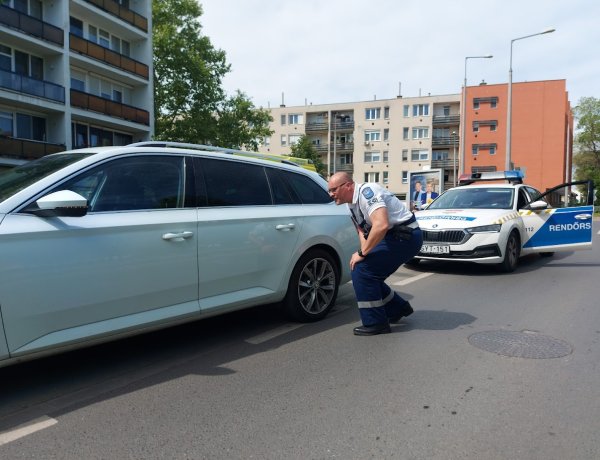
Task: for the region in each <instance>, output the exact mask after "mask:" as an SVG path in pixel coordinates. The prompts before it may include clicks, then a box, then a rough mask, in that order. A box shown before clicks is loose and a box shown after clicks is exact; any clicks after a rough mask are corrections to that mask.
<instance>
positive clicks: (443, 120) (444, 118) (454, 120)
mask: <svg viewBox="0 0 600 460" xmlns="http://www.w3.org/2000/svg"><path fill="white" fill-rule="evenodd" d="M459 123H460V115H434V116H433V124H434V125H458V124H459Z"/></svg>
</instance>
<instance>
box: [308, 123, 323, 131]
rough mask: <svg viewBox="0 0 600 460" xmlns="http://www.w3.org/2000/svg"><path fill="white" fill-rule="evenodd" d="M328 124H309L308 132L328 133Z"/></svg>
mask: <svg viewBox="0 0 600 460" xmlns="http://www.w3.org/2000/svg"><path fill="white" fill-rule="evenodd" d="M327 126H328V125H327V123H307V124H306V131H327Z"/></svg>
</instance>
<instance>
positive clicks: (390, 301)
mask: <svg viewBox="0 0 600 460" xmlns="http://www.w3.org/2000/svg"><path fill="white" fill-rule="evenodd" d="M422 244H423V236H422V234H421V230H420V229H415V230H413V232H412V235H410V239H402V238H400V237H399V236H397V235H396V234H394V233H393V232H391V231H389V232H388V233H387V234H386V236H385V238H384V239H383V240H381V242H379V244H378V245H377V246H375V248H373V249H372V250H371V251H370V252H369V254H368V255H367V257H365V259H364V260H363V261H362V262H360V263H358V264H356V265H355V266H354V270H352V283H353V285H354V292H355V293H356V300H357V301H358V309H359V312H360V319H361V320H362V323H363V325H364V326H373V325H375V324H382V323H384V324H387V322H388V320H389V318H394V317H398V316H401V312H402V310H403V307H404V306H405V304H406V300H404V299H403V298H402V297H400V296H399V295H398V294H397V293H396V292H394V291H393V290H392V289H391V288H390V287H389V286H388V285H387V284H385V280H386V278H388V277H389V276H390V275H391V274H392V273H394V272H395V271H396V270H398V268H399V267H400V265H402V264H403V263H405V262H407V261H409V260H410V259H412V258H413V257H414V256H415V255H416V254H417V253H418V252H419V250H420V249H421V245H422Z"/></svg>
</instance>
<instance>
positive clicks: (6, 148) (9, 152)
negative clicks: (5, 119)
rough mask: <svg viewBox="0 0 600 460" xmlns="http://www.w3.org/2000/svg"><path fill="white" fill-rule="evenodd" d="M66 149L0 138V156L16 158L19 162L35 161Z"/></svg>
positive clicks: (47, 144) (42, 143)
mask: <svg viewBox="0 0 600 460" xmlns="http://www.w3.org/2000/svg"><path fill="white" fill-rule="evenodd" d="M65 149H66V146H65V145H63V144H51V143H48V142H41V141H32V140H28V139H17V138H14V137H6V136H0V152H2V153H0V156H2V157H5V158H17V159H19V160H35V159H37V158H41V157H43V156H44V155H50V154H51V153H57V152H62V151H63V150H65Z"/></svg>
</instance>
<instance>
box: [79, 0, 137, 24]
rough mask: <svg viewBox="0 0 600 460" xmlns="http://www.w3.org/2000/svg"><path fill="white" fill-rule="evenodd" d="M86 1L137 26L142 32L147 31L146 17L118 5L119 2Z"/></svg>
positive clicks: (109, 0)
mask: <svg viewBox="0 0 600 460" xmlns="http://www.w3.org/2000/svg"><path fill="white" fill-rule="evenodd" d="M85 1H86V2H87V3H91V4H92V5H94V6H97V7H98V8H100V9H101V10H103V11H106V12H107V13H109V14H112V15H113V16H116V17H118V18H119V19H122V20H123V21H125V22H128V23H129V24H131V25H132V26H134V27H137V28H138V29H140V30H143V31H144V32H148V19H146V18H145V17H144V16H142V15H140V14H137V13H136V12H135V11H133V10H130V9H129V8H125V7H124V6H121V5H119V3H117V2H115V1H114V0H85Z"/></svg>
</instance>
